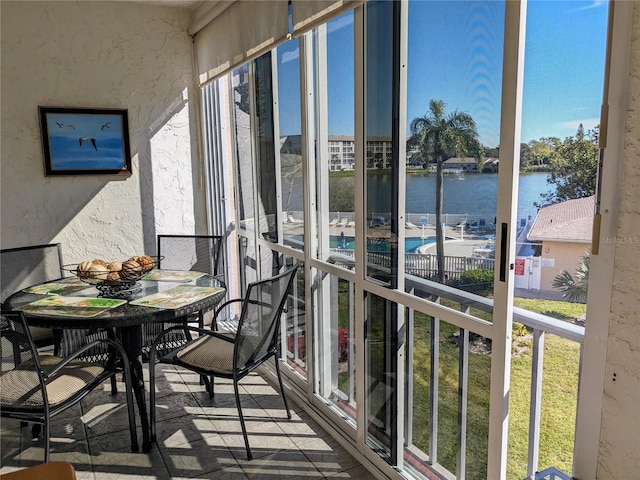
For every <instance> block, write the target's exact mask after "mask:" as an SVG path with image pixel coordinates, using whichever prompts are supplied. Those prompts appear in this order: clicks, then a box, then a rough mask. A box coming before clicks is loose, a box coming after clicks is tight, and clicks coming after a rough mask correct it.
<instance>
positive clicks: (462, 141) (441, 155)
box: [410, 100, 481, 282]
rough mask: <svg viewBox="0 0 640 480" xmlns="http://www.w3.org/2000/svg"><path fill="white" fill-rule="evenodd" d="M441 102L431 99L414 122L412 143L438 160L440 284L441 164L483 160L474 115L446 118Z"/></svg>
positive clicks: (441, 261) (441, 255)
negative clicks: (449, 160)
mask: <svg viewBox="0 0 640 480" xmlns="http://www.w3.org/2000/svg"><path fill="white" fill-rule="evenodd" d="M444 107H445V104H444V102H443V101H442V100H431V101H430V102H429V111H428V112H427V113H426V114H425V116H424V117H418V118H414V119H413V120H412V121H411V125H410V130H411V139H410V141H412V142H415V143H416V144H418V145H420V153H421V154H422V156H423V158H431V159H433V160H435V161H436V256H437V259H438V281H439V282H443V281H444V231H443V228H442V202H443V192H444V189H443V175H442V164H443V162H444V161H445V160H446V159H447V156H457V157H464V156H467V155H469V154H471V155H473V156H475V157H476V158H478V159H479V158H480V155H481V148H480V142H479V140H478V132H477V130H476V122H475V121H474V120H473V118H472V117H471V115H469V114H468V113H464V112H458V111H454V112H453V113H450V114H449V115H445V112H444Z"/></svg>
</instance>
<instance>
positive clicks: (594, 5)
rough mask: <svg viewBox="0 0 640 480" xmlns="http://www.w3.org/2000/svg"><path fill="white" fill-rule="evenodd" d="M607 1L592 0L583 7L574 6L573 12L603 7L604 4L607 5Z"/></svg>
mask: <svg viewBox="0 0 640 480" xmlns="http://www.w3.org/2000/svg"><path fill="white" fill-rule="evenodd" d="M605 4H606V2H605V1H604V0H593V2H591V3H590V4H587V5H584V6H582V7H579V8H574V9H573V10H572V11H573V12H580V11H582V10H591V9H592V8H598V7H601V6H602V5H605Z"/></svg>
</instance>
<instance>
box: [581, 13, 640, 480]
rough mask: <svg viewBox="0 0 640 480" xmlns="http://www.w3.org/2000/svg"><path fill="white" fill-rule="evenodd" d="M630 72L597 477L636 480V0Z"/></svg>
mask: <svg viewBox="0 0 640 480" xmlns="http://www.w3.org/2000/svg"><path fill="white" fill-rule="evenodd" d="M630 70H631V74H630V79H629V81H630V83H629V92H630V93H629V100H628V102H627V119H626V127H625V141H624V143H625V145H624V159H623V165H622V182H621V185H620V210H619V213H618V230H617V235H616V241H617V243H616V253H615V267H614V274H613V294H612V297H611V316H610V322H609V339H608V345H607V365H606V375H605V387H604V397H603V409H602V426H601V432H600V450H599V454H598V478H599V479H603V480H604V479H614V478H619V479H632V478H640V368H638V366H639V365H640V314H639V313H638V312H640V199H639V193H638V192H640V3H636V4H635V8H634V20H633V39H632V44H631V65H630ZM587 328H588V327H587Z"/></svg>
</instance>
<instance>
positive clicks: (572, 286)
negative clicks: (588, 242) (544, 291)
mask: <svg viewBox="0 0 640 480" xmlns="http://www.w3.org/2000/svg"><path fill="white" fill-rule="evenodd" d="M590 253H591V251H590V250H587V252H586V254H585V256H584V257H582V261H581V262H580V265H578V268H577V269H576V276H575V278H574V277H573V276H572V275H571V274H570V273H569V272H567V271H566V270H563V271H562V272H560V273H559V274H558V275H556V277H555V278H554V279H553V288H557V289H559V290H561V291H562V292H563V293H562V296H563V297H564V298H566V299H567V300H568V301H570V302H582V303H584V302H586V301H587V291H588V289H589V267H590V264H591V257H590Z"/></svg>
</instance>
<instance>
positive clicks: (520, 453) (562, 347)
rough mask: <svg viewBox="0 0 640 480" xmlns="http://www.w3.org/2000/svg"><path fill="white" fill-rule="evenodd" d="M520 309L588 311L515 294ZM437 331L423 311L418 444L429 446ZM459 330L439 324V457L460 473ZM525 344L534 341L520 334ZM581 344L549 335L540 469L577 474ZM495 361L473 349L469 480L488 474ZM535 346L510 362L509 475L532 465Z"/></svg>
mask: <svg viewBox="0 0 640 480" xmlns="http://www.w3.org/2000/svg"><path fill="white" fill-rule="evenodd" d="M515 304H516V306H519V307H522V308H526V309H528V310H531V311H536V312H538V313H543V314H545V315H549V316H553V317H555V318H559V319H565V320H567V319H574V318H577V317H579V316H581V315H583V314H584V312H585V306H584V305H582V304H575V303H568V302H558V301H541V300H534V301H531V300H528V299H516V301H515ZM430 330H431V322H430V319H429V317H427V316H425V315H418V314H417V315H416V319H415V344H414V399H413V400H414V408H413V415H414V417H413V432H414V437H413V442H414V444H415V445H416V446H417V447H419V448H420V449H421V450H423V451H425V452H427V451H428V447H429V446H428V437H427V435H428V420H429V390H430V389H429V387H430V380H429V379H430V356H431V352H430V341H429V339H430ZM454 332H457V329H456V328H455V327H453V326H452V325H449V324H446V323H444V322H441V323H440V372H439V385H440V388H439V390H440V391H439V407H440V408H439V419H438V460H439V462H440V463H441V464H442V465H443V466H445V467H446V468H447V469H448V470H450V471H452V472H455V471H456V451H457V440H456V434H457V406H458V388H457V385H458V353H459V349H458V346H457V344H456V343H455V342H454V341H453V338H454V336H453V334H454ZM517 340H518V343H520V344H525V345H526V344H530V341H527V340H526V339H522V338H518V339H517ZM579 354H580V348H579V345H578V344H576V343H575V342H571V341H568V340H565V339H562V338H559V337H556V336H553V335H546V338H545V358H544V375H543V391H542V396H543V398H542V424H541V435H540V459H539V469H540V470H542V469H544V468H546V467H549V466H555V467H556V468H559V469H560V470H562V471H564V472H568V473H570V472H571V465H572V463H571V462H572V454H573V439H574V424H575V407H576V405H575V402H576V396H577V386H578V366H579ZM490 376H491V358H490V356H489V355H487V354H486V353H481V351H478V353H473V352H470V353H469V384H468V406H467V408H468V417H467V472H466V476H467V478H470V479H475V478H486V455H487V437H488V415H489V385H490ZM530 384H531V349H530V348H528V349H525V350H524V351H520V352H519V353H518V355H517V356H514V357H513V358H512V362H511V394H510V417H509V420H510V421H509V447H508V464H507V476H508V478H510V479H522V478H525V475H526V468H527V449H528V430H529V405H530Z"/></svg>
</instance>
